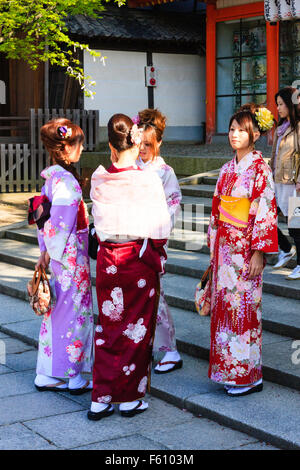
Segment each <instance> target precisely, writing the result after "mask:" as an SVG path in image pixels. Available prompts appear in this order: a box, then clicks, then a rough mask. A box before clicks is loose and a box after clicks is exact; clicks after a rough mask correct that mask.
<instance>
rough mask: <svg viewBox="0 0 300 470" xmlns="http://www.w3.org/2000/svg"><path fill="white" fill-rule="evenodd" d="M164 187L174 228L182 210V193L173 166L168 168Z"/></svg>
mask: <svg viewBox="0 0 300 470" xmlns="http://www.w3.org/2000/svg"><path fill="white" fill-rule="evenodd" d="M163 187H164V192H165V196H166V201H167V205H168V211H169V214H170V217H171V222H172V228H173V227H174V225H175V222H176V219H177V217H178V215H179V212H180V203H181V199H182V194H181V190H180V186H179V183H178V180H177V177H176V175H175V172H174V170H173V168H171V167H168V169H167V170H166V173H165V180H164V183H163Z"/></svg>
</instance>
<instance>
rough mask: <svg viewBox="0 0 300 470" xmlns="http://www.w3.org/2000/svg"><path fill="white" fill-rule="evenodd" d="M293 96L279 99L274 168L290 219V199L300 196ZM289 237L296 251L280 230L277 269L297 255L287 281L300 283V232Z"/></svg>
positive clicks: (299, 134) (297, 111)
mask: <svg viewBox="0 0 300 470" xmlns="http://www.w3.org/2000/svg"><path fill="white" fill-rule="evenodd" d="M293 95H294V96H297V90H296V89H295V88H292V87H286V88H283V89H282V90H279V92H278V93H277V94H276V95H275V101H276V104H277V109H278V114H279V118H280V119H279V124H278V127H277V129H276V132H275V139H274V143H273V149H272V159H271V168H272V171H273V176H274V181H275V194H276V202H277V206H278V208H279V209H280V211H281V212H282V214H283V215H284V216H285V217H287V216H288V204H289V197H293V196H295V193H296V192H297V191H298V192H300V172H299V174H298V175H296V174H295V167H294V154H295V152H297V151H299V152H300V123H299V121H300V104H295V103H293V101H292V99H293ZM289 234H290V236H291V237H292V238H293V240H294V243H295V245H296V251H295V248H294V247H293V246H292V245H291V243H290V241H289V240H288V238H287V237H286V236H285V235H284V234H283V233H282V231H281V230H280V229H279V228H278V242H279V247H280V251H279V256H278V261H277V263H276V264H275V266H274V269H279V268H283V267H284V266H286V265H287V264H288V262H289V261H290V260H291V259H292V258H293V256H294V255H295V253H296V256H297V266H296V267H295V269H294V270H293V271H292V272H291V274H289V275H288V276H287V279H291V280H294V279H300V228H289Z"/></svg>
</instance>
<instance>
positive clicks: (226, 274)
mask: <svg viewBox="0 0 300 470" xmlns="http://www.w3.org/2000/svg"><path fill="white" fill-rule="evenodd" d="M222 196H233V197H236V198H247V199H249V201H250V211H249V218H248V223H247V224H246V226H245V227H241V228H239V227H237V226H235V225H232V224H231V223H227V222H224V221H221V220H220V218H219V205H220V202H221V197H222ZM208 245H209V247H210V252H211V264H212V270H213V276H212V287H211V347H210V361H209V372H208V375H209V377H210V378H211V379H212V380H214V381H215V382H219V383H224V384H232V385H250V384H253V383H254V382H256V381H257V380H259V379H261V378H262V358H261V349H262V320H261V318H262V312H261V299H262V282H263V281H262V274H261V275H259V276H257V277H255V278H254V279H252V280H250V279H249V277H248V269H249V262H250V259H251V256H252V254H253V252H254V250H260V251H263V252H264V253H274V252H277V250H278V242H277V209H276V201H275V194H274V183H273V178H272V173H271V169H270V168H269V166H268V165H267V164H266V163H265V162H264V160H263V158H262V155H261V153H260V152H256V151H253V152H251V153H249V154H248V155H246V156H245V157H244V158H243V159H242V160H241V161H240V162H239V163H237V162H236V159H235V157H234V158H233V159H232V160H231V161H230V162H228V163H226V164H225V165H224V166H223V168H222V169H221V172H220V176H219V179H218V182H217V185H216V190H215V194H214V197H213V204H212V214H211V219H210V224H209V230H208Z"/></svg>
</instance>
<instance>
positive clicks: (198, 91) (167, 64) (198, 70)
mask: <svg viewBox="0 0 300 470" xmlns="http://www.w3.org/2000/svg"><path fill="white" fill-rule="evenodd" d="M153 64H154V65H155V66H156V67H157V83H158V84H157V87H156V88H155V91H154V105H155V106H157V107H158V108H159V109H161V111H162V112H163V113H164V114H166V115H167V117H168V126H200V125H201V123H202V122H203V121H205V58H204V57H200V56H197V55H185V54H158V53H154V54H153Z"/></svg>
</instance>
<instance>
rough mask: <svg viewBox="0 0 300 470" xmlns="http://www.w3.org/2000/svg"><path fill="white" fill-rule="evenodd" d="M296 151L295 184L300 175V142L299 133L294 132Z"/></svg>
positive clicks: (294, 158)
mask: <svg viewBox="0 0 300 470" xmlns="http://www.w3.org/2000/svg"><path fill="white" fill-rule="evenodd" d="M294 142H295V151H294V154H293V182H294V183H295V184H296V183H297V182H298V178H299V175H300V151H299V142H298V132H297V129H295V132H294Z"/></svg>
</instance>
